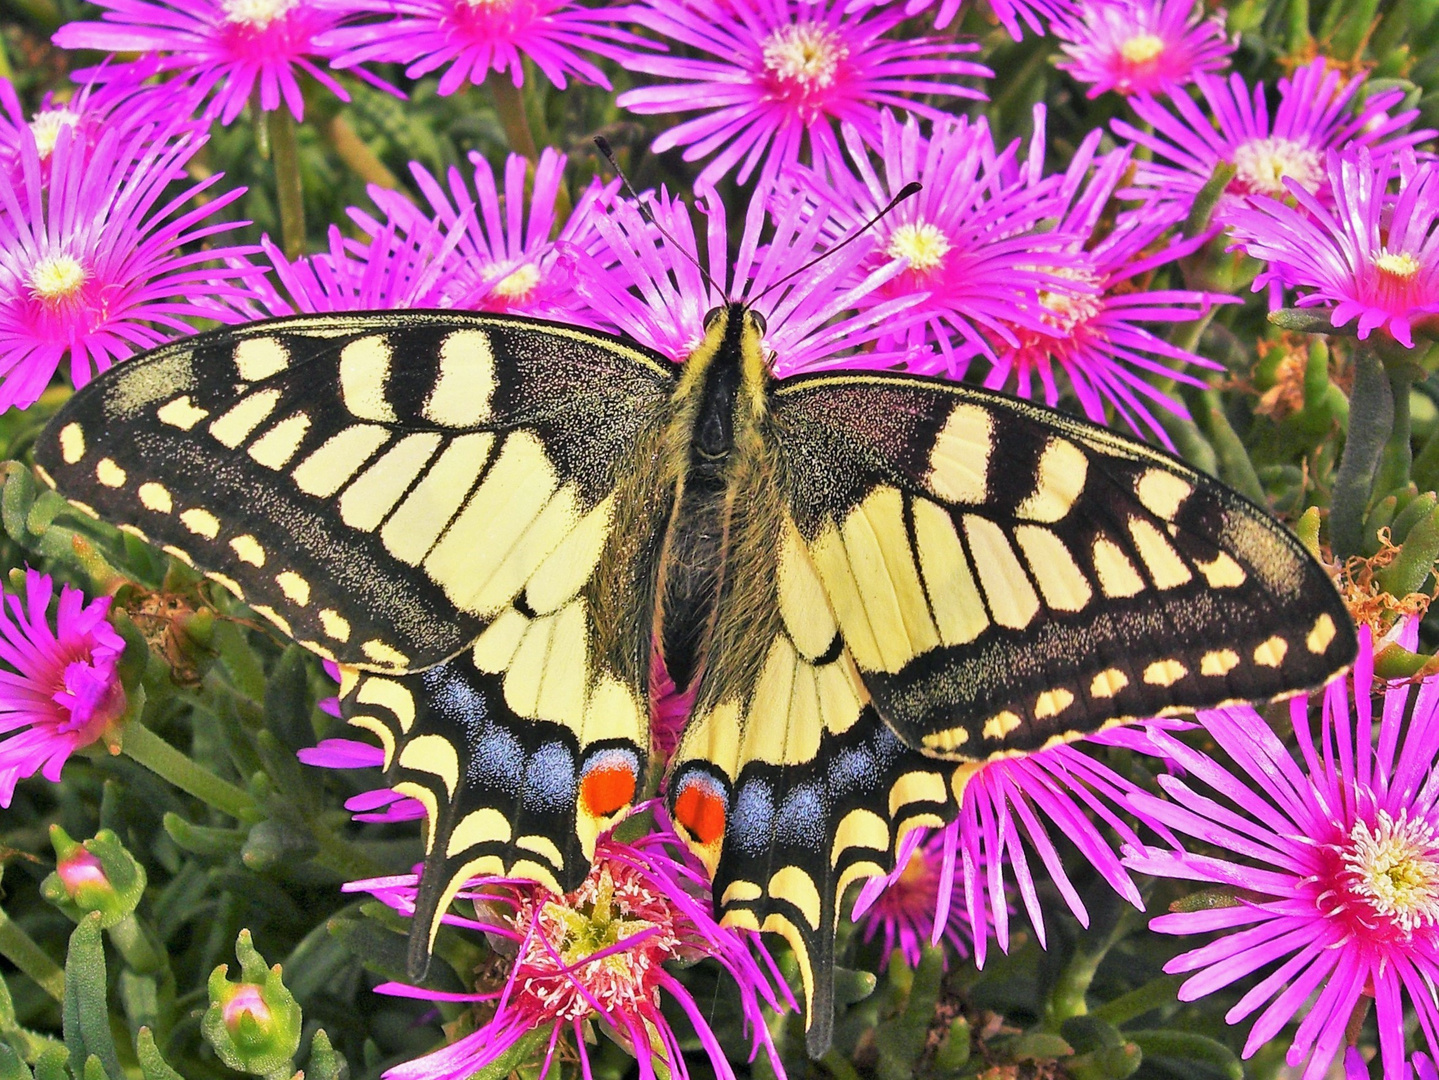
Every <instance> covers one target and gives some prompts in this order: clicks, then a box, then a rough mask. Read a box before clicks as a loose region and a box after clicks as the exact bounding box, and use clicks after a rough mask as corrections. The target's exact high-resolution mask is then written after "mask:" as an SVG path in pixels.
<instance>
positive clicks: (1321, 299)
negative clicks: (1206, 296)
mask: <svg viewBox="0 0 1439 1080" xmlns="http://www.w3.org/2000/svg"><path fill="white" fill-rule="evenodd" d="M1325 170H1326V174H1327V179H1328V183H1329V187H1330V188H1331V189H1332V191H1333V193H1334V202H1335V204H1336V206H1335V207H1334V208H1332V209H1331V208H1330V207H1329V206H1326V205H1325V204H1324V203H1323V202H1322V201H1321V200H1320V199H1319V198H1318V197H1317V196H1315V195H1314V194H1312V193H1310V192H1309V191H1306V190H1305V189H1304V188H1303V187H1301V186H1300V185H1299V184H1298V183H1296V182H1295V181H1293V180H1289V181H1286V185H1285V186H1286V187H1287V188H1288V191H1289V195H1290V197H1291V199H1293V200H1294V202H1295V203H1297V204H1298V205H1297V206H1295V205H1291V204H1290V203H1289V202H1281V201H1280V200H1278V199H1274V198H1270V197H1268V196H1263V195H1256V196H1251V199H1250V205H1249V206H1246V207H1241V208H1238V209H1236V210H1235V211H1234V213H1233V215H1232V221H1231V224H1230V233H1231V235H1232V236H1233V238H1234V240H1235V241H1236V243H1237V244H1238V245H1240V246H1242V247H1243V248H1244V250H1245V251H1247V252H1248V253H1249V254H1250V255H1252V256H1253V257H1254V258H1256V259H1263V260H1265V261H1266V262H1267V263H1268V264H1269V265H1268V267H1267V268H1266V269H1265V270H1264V272H1263V273H1261V274H1260V275H1259V276H1258V277H1257V278H1256V279H1255V281H1254V287H1255V289H1260V288H1263V287H1264V286H1265V285H1267V284H1269V283H1270V282H1277V283H1279V284H1281V285H1284V286H1285V287H1287V288H1292V289H1297V290H1298V291H1299V298H1298V301H1297V303H1298V305H1299V306H1300V307H1323V308H1327V309H1329V320H1330V323H1331V324H1332V325H1333V326H1334V327H1336V328H1338V327H1342V326H1347V325H1348V324H1350V323H1352V322H1355V320H1358V321H1357V325H1356V332H1357V333H1358V335H1359V337H1360V338H1367V337H1368V336H1369V335H1370V334H1371V333H1373V332H1374V331H1376V330H1378V331H1379V332H1380V333H1382V334H1385V335H1387V336H1388V337H1392V338H1393V339H1394V340H1396V341H1398V342H1399V343H1400V344H1401V345H1403V346H1404V347H1405V348H1410V349H1412V348H1413V347H1414V335H1413V329H1414V326H1415V324H1416V323H1419V322H1422V321H1424V320H1428V319H1432V318H1433V317H1434V316H1435V315H1436V314H1439V229H1436V228H1435V225H1436V223H1439V165H1436V164H1435V163H1434V162H1433V161H1430V160H1425V161H1423V162H1417V161H1416V160H1415V158H1414V156H1413V155H1412V154H1411V153H1408V152H1404V153H1402V154H1398V155H1390V156H1388V157H1386V158H1384V159H1382V160H1380V161H1375V160H1373V159H1372V158H1371V156H1370V154H1369V151H1368V149H1366V148H1365V147H1359V148H1358V149H1357V150H1351V151H1348V152H1346V153H1343V154H1336V153H1334V152H1332V151H1331V152H1330V153H1329V154H1328V156H1327V157H1326V160H1325ZM1396 183H1397V190H1394V188H1393V187H1392V185H1395V184H1396Z"/></svg>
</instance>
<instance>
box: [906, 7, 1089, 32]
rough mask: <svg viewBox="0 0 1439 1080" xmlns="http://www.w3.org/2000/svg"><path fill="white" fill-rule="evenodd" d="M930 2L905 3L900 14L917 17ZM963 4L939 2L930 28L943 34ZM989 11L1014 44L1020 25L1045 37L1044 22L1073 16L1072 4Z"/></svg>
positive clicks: (1000, 8) (999, 8)
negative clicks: (941, 31) (932, 25)
mask: <svg viewBox="0 0 1439 1080" xmlns="http://www.w3.org/2000/svg"><path fill="white" fill-rule="evenodd" d="M934 2H935V0H909V2H908V3H906V4H905V5H904V13H905V15H911V16H912V15H918V14H919V13H920V12H921V11H925V10H927V9H929V8H930V7H933V6H934ZM964 3H965V0H939V11H937V12H936V13H935V16H934V28H935V29H936V30H943V29H944V28H945V27H946V26H948V25H949V24H950V23H951V22H953V21H954V17H955V16H956V15H958V14H959V9H960V8H961V7H962V6H963V5H964ZM989 9H990V10H991V11H993V12H994V17H995V18H996V19H998V20H999V21H1000V24H1001V25H1002V26H1003V27H1004V28H1005V29H1006V30H1008V31H1009V36H1010V37H1012V38H1014V40H1015V41H1018V40H1020V39H1021V38H1022V37H1023V36H1024V30H1023V28H1022V27H1021V26H1020V22H1021V21H1023V23H1024V24H1025V26H1028V27H1029V29H1030V31H1031V32H1032V33H1035V34H1038V35H1039V36H1040V37H1043V36H1044V35H1045V33H1047V29H1046V27H1045V23H1046V22H1054V21H1056V20H1058V19H1061V18H1063V17H1064V16H1066V15H1073V14H1074V12H1075V7H1074V3H1073V0H989Z"/></svg>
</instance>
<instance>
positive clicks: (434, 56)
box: [319, 0, 638, 94]
mask: <svg viewBox="0 0 1439 1080" xmlns="http://www.w3.org/2000/svg"><path fill="white" fill-rule="evenodd" d="M319 2H322V3H326V4H328V5H329V6H331V7H333V8H334V9H335V10H337V11H340V12H344V13H346V14H351V15H366V14H373V15H389V16H393V17H392V18H389V19H385V20H383V21H369V22H363V23H361V24H359V25H355V26H343V27H340V28H338V29H335V30H332V31H330V32H329V33H327V34H325V35H324V36H323V37H321V38H320V39H319V43H320V45H321V46H322V47H324V48H325V49H327V50H333V58H332V60H331V64H332V65H333V66H334V67H336V68H351V67H353V66H354V65H356V64H363V63H369V62H373V63H383V64H407V65H408V67H406V68H405V77H406V78H410V79H418V78H420V77H422V76H424V75H428V74H430V73H431V72H433V71H438V70H439V69H440V68H444V71H442V72H440V77H439V80H440V81H439V92H440V93H441V94H453V93H454V92H455V91H456V90H459V89H461V88H462V87H464V86H465V85H466V84H468V83H474V84H476V85H478V84H480V83H482V82H484V81H485V78H486V76H488V75H489V73H490V72H491V71H495V72H499V73H501V74H504V73H508V74H509V77H510V80H511V81H512V82H513V83H514V84H515V85H516V86H520V85H522V84H523V82H524V77H525V76H524V64H523V63H522V61H523V60H526V59H528V60H529V61H530V62H531V63H533V64H534V65H535V67H537V68H539V69H540V71H541V72H543V73H544V76H545V78H547V79H549V80H550V82H552V83H554V84H555V86H557V87H559V88H560V89H561V90H563V89H564V88H565V86H566V85H568V80H569V79H570V78H577V79H579V80H580V81H581V82H587V83H593V84H594V85H596V86H602V87H604V88H605V89H606V90H608V89H609V86H610V82H609V79H608V78H606V76H605V73H604V72H603V71H601V70H600V69H599V68H598V67H597V66H596V65H595V64H594V63H593V62H592V61H591V60H589V59H587V58H586V57H585V55H584V54H585V53H587V52H590V53H599V54H601V55H609V54H610V53H611V51H612V50H613V48H614V46H615V44H616V43H630V42H635V41H637V40H638V39H637V38H635V37H634V36H633V35H632V34H629V33H627V32H625V31H623V30H620V29H618V28H617V27H616V26H615V22H616V21H617V19H616V15H615V12H614V11H612V10H603V9H601V10H593V11H592V10H590V9H588V8H585V7H582V6H581V5H579V4H577V3H574V2H573V0H319Z"/></svg>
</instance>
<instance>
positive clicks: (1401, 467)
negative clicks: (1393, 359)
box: [1374, 364, 1414, 491]
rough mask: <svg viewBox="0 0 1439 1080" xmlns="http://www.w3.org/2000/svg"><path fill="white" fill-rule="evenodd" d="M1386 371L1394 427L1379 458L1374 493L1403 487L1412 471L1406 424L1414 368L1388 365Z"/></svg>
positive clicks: (1409, 433)
mask: <svg viewBox="0 0 1439 1080" xmlns="http://www.w3.org/2000/svg"><path fill="white" fill-rule="evenodd" d="M1388 370H1389V393H1390V395H1391V396H1392V397H1393V398H1394V426H1393V427H1392V428H1391V429H1390V432H1389V440H1388V442H1386V443H1385V444H1384V453H1383V454H1382V455H1381V457H1380V459H1379V472H1378V475H1377V476H1376V478H1375V482H1374V490H1375V491H1393V490H1395V489H1396V488H1401V487H1403V486H1404V485H1405V484H1407V483H1408V482H1409V474H1410V472H1411V471H1412V470H1413V468H1414V445H1413V430H1412V428H1411V426H1410V422H1409V388H1410V387H1411V386H1413V385H1414V369H1413V368H1412V367H1410V366H1409V365H1408V364H1391V365H1388Z"/></svg>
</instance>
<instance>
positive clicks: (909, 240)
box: [884, 221, 950, 274]
mask: <svg viewBox="0 0 1439 1080" xmlns="http://www.w3.org/2000/svg"><path fill="white" fill-rule="evenodd" d="M949 248H950V244H949V237H947V236H945V235H944V231H943V230H942V229H940V228H939V226H937V225H934V224H931V223H930V222H928V221H907V222H905V223H904V224H903V225H900V226H899V227H897V228H896V229H895V230H894V231H893V232H892V233H890V234H889V243H888V244H887V245H886V246H885V249H884V250H885V254H887V255H888V256H889V257H890V258H892V259H908V260H909V268H910V269H911V270H914V271H916V272H917V273H921V274H927V273H928V272H929V271H931V270H933V269H934V268H935V267H937V266H939V265H940V264H941V263H942V262H944V257H945V255H947V254H948V253H949Z"/></svg>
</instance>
